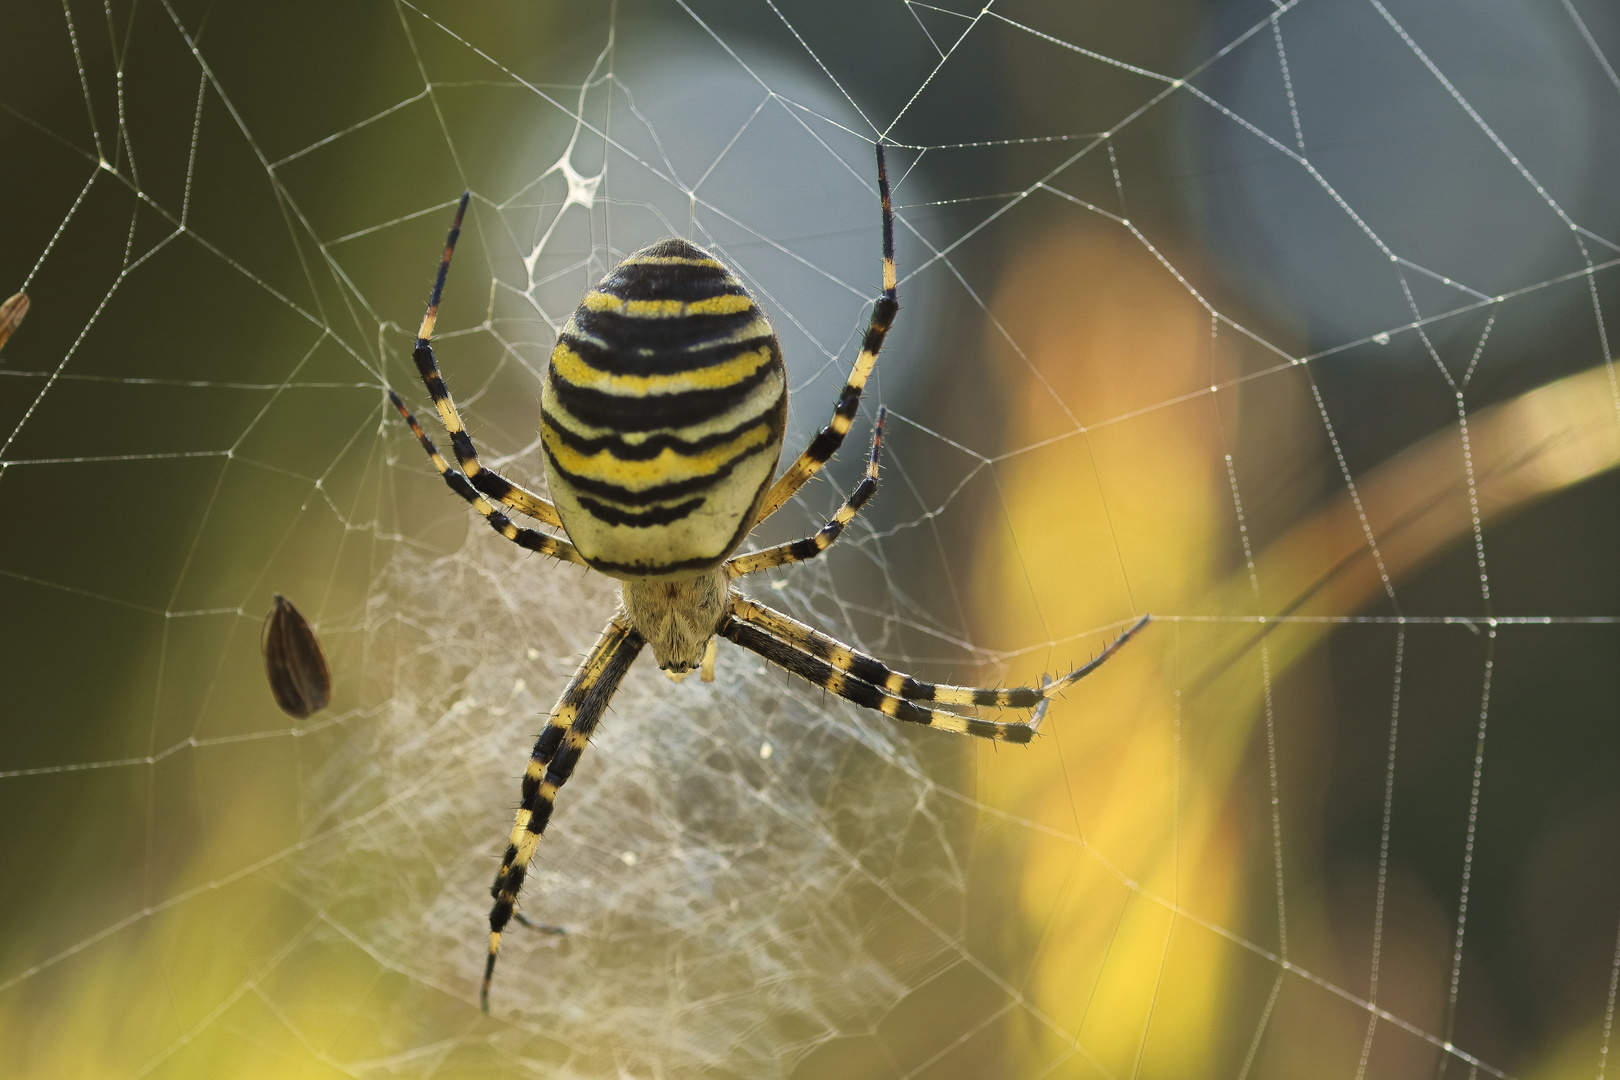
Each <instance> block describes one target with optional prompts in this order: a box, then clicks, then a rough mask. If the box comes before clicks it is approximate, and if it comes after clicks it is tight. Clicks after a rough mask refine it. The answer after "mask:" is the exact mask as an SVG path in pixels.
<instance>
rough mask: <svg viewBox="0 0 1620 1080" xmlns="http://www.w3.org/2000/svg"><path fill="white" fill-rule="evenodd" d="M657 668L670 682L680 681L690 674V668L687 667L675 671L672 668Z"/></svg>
mask: <svg viewBox="0 0 1620 1080" xmlns="http://www.w3.org/2000/svg"><path fill="white" fill-rule="evenodd" d="M659 670H661V671H662V672H663V673H664V677H665V678H666V679H668V680H669V681H670V682H680V681H682V680H683V679H685V678H686V677H687V676H688V675H690V674H692V669H691V668H687V669H686V670H685V671H676V670H675V669H674V668H660V669H659Z"/></svg>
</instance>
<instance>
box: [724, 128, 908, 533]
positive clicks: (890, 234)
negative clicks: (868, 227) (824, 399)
mask: <svg viewBox="0 0 1620 1080" xmlns="http://www.w3.org/2000/svg"><path fill="white" fill-rule="evenodd" d="M877 161H878V194H879V195H880V196H881V197H882V200H883V295H882V296H881V297H879V298H878V301H877V303H876V304H873V305H872V320H871V322H869V323H868V324H867V327H866V337H865V339H864V340H862V342H861V353H860V355H859V356H857V357H856V358H855V366H854V367H853V368H851V369H850V372H849V379H848V381H846V382H845V383H844V389H843V390H842V391H841V392H840V393H839V395H838V406H837V407H836V408H835V409H833V417H832V421H831V422H830V423H828V425H827V426H826V427H824V428H822V429H821V433H820V434H819V435H817V436H816V437H815V438H814V439H813V440H811V442H810V445H809V446H808V447H806V448H805V451H804V453H802V454H800V455H799V457H798V459H797V460H796V461H794V462H793V464H792V465H791V466H790V467H789V468H788V471H787V472H785V473H783V474H782V476H781V479H779V480H777V481H776V483H775V484H773V485H771V490H770V491H768V492H766V494H765V501H764V503H762V504H761V505H760V508H759V516H758V517H757V518H756V519H755V520H756V522H757V521H764V520H765V519H766V518H768V517H770V516H771V515H772V514H774V513H776V511H777V510H779V509H781V507H782V504H783V503H785V502H787V501H788V500H789V499H791V498H793V493H794V492H796V491H798V490H799V489H800V488H802V487H803V486H804V485H805V483H806V481H808V480H809V479H810V478H811V477H812V476H814V475H816V473H818V472H820V471H821V467H822V466H823V465H825V464H827V462H828V460H830V459H831V458H832V456H833V455H834V454H836V453H837V452H838V448H839V447H840V446H842V445H843V442H844V436H845V435H848V434H849V428H850V424H851V423H853V422H854V420H855V414H856V412H858V411H859V410H860V407H861V390H862V389H863V388H864V387H865V386H866V379H867V377H868V376H869V375H871V374H872V368H873V366H874V365H875V364H876V363H877V357H878V350H880V349H882V348H883V339H884V338H885V337H887V336H888V333H889V328H890V327H891V326H893V325H894V316H895V313H896V312H898V311H899V310H900V301H899V300H898V299H897V298H896V295H895V287H896V286H895V280H896V279H895V272H894V211H893V209H891V208H890V205H889V173H888V170H887V169H886V167H885V166H884V164H883V144H882V143H878V144H877Z"/></svg>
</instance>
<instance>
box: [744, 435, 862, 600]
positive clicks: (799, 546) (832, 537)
mask: <svg viewBox="0 0 1620 1080" xmlns="http://www.w3.org/2000/svg"><path fill="white" fill-rule="evenodd" d="M888 414H889V410H888V406H880V407H879V408H878V414H877V423H876V424H874V425H873V426H872V455H871V457H869V458H867V461H866V475H865V476H863V477H861V482H860V483H859V484H857V485H855V490H854V491H852V492H850V494H849V498H848V499H846V500H845V501H844V505H843V506H842V507H840V508H839V511H838V513H836V514H834V515H833V516H832V517H831V518H830V519H829V520H828V521H827V524H825V525H823V526H822V527H821V529H820V530H819V531H817V532H816V534H815V535H814V536H806V537H805V538H804V539H802V540H794V541H792V542H791V543H787V544H778V545H777V546H776V547H773V548H766V549H765V550H764V551H755V552H751V553H749V554H747V555H739V556H737V557H736V558H735V559H732V560H731V561H730V562H728V563H726V573H727V574H729V575H731V576H732V577H742V576H743V575H744V574H753V573H758V572H759V571H761V570H769V569H770V568H771V567H773V566H786V565H787V564H789V563H797V562H804V561H805V560H806V559H813V558H815V557H816V556H817V555H820V554H821V553H822V552H823V551H826V550H827V549H828V548H830V547H832V546H833V543H834V541H836V540H837V539H838V537H839V535H840V534H841V533H843V531H844V526H846V525H848V524H849V523H850V522H851V521H854V520H855V515H856V514H859V513H860V512H861V508H862V507H863V506H865V505H866V503H867V501H868V500H869V499H871V498H872V496H873V495H876V494H877V488H878V455H879V453H881V452H882V450H883V420H884V418H885V417H886V416H888Z"/></svg>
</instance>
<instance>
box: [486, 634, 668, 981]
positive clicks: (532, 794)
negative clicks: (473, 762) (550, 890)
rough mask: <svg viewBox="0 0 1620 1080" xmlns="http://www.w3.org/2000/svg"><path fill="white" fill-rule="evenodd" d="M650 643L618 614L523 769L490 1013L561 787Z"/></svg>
mask: <svg viewBox="0 0 1620 1080" xmlns="http://www.w3.org/2000/svg"><path fill="white" fill-rule="evenodd" d="M645 644H646V641H645V639H644V638H642V636H641V635H640V634H638V633H637V632H636V631H635V630H634V629H633V628H632V627H631V626H630V624H629V622H628V621H627V620H626V619H625V618H624V616H622V615H619V616H615V617H614V618H613V620H612V621H611V622H609V623H608V625H607V628H606V629H605V630H603V631H602V636H601V637H599V638H597V639H596V645H595V646H594V647H593V648H592V649H591V651H590V653H589V654H588V655H587V656H586V657H585V661H584V663H582V664H580V666H579V669H578V670H577V671H575V672H574V677H573V678H572V679H570V680H569V681H568V687H567V689H565V690H564V691H563V695H562V699H561V700H559V701H558V702H557V707H556V708H554V709H552V711H551V720H550V722H549V723H548V724H547V725H546V729H545V730H544V731H542V732H541V733H540V737H539V738H538V739H537V740H535V744H534V750H533V751H532V752H531V753H530V755H529V766H528V768H527V769H526V770H524V773H523V802H522V804H521V805H520V806H519V808H518V812H517V820H516V821H514V822H513V823H512V835H511V838H510V839H509V840H508V842H507V845H506V854H505V856H504V857H503V858H502V859H501V868H500V870H499V871H498V872H497V873H496V874H495V883H494V884H493V885H491V886H490V890H489V891H490V895H491V896H493V897H494V898H495V906H494V907H492V908H490V911H489V955H488V957H487V958H486V959H485V960H484V981H483V984H482V985H481V986H480V988H479V991H478V1004H479V1007H480V1008H482V1009H483V1010H484V1011H485V1012H488V1011H489V984H490V980H491V979H493V978H494V977H495V958H496V957H497V956H498V955H499V954H500V949H501V932H502V931H504V930H505V929H506V924H507V922H508V921H509V920H511V918H512V916H513V914H514V908H515V907H516V905H517V898H518V893H519V891H520V890H522V888H523V878H524V876H525V875H526V874H527V873H528V870H529V861H530V860H531V859H533V858H534V851H535V848H536V847H537V846H538V845H539V843H540V837H541V835H542V834H543V833H544V832H545V831H546V823H547V822H549V821H550V820H551V811H552V808H553V806H554V805H555V804H556V799H557V790H558V789H559V788H561V787H562V786H563V785H564V784H565V783H567V782H568V778H569V777H570V776H572V775H573V774H574V766H575V765H577V764H579V758H580V755H581V754H583V753H584V752H585V746H586V744H588V743H589V742H590V739H591V733H592V732H593V731H595V730H596V725H597V722H598V721H600V720H601V719H602V714H603V713H604V712H606V711H607V705H608V702H609V700H611V699H612V697H613V692H614V691H615V690H617V689H618V688H619V683H620V682H621V681H623V679H624V674H625V672H626V671H629V670H630V665H631V664H632V663H634V662H635V659H636V656H637V655H638V654H639V653H640V652H641V647H642V646H643V645H645Z"/></svg>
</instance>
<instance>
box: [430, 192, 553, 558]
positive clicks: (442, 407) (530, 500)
mask: <svg viewBox="0 0 1620 1080" xmlns="http://www.w3.org/2000/svg"><path fill="white" fill-rule="evenodd" d="M471 194H472V193H471V192H463V193H462V195H461V203H460V204H459V205H458V206H457V207H456V220H455V222H454V224H452V225H451V226H450V237H449V239H447V240H446V241H445V242H444V257H443V258H441V259H440V260H439V273H438V276H437V277H435V278H434V279H433V295H431V296H430V297H428V308H427V314H425V315H423V316H422V327H421V329H419V330H417V332H416V347H415V349H413V350H412V351H411V359H412V360H414V361H416V370H417V371H418V372H419V373H420V374H421V376H422V382H423V383H424V384H425V385H426V386H427V392H428V396H429V397H431V398H432V399H433V404H434V406H435V407H436V408H437V409H438V410H439V419H440V420H442V421H444V430H446V431H448V432H449V433H450V449H451V450H452V451H453V452H454V453H455V455H456V463H457V464H458V465H460V466H461V471H462V472H464V473H466V474H467V479H468V480H470V481H471V482H472V486H473V487H475V488H477V489H478V490H479V491H481V492H483V493H484V494H485V495H487V496H489V497H490V498H491V499H494V500H495V501H496V502H498V503H502V504H503V505H505V506H506V507H507V508H508V509H511V510H516V511H517V512H518V513H520V514H523V515H525V516H527V517H531V518H533V519H534V520H536V521H539V522H542V523H543V524H546V525H557V526H561V525H562V520H561V519H560V518H558V517H557V509H556V507H554V506H552V505H551V503H550V501H549V500H547V499H544V498H541V497H540V496H539V495H536V494H535V493H534V492H532V491H530V490H529V489H528V488H526V487H524V486H523V485H521V484H516V483H513V482H512V481H511V480H508V479H507V478H506V477H504V476H502V475H501V474H500V473H498V472H495V471H494V470H492V469H486V468H484V466H483V465H482V464H480V463H479V461H478V451H477V450H476V449H474V447H473V443H472V436H470V435H468V434H467V425H466V424H464V423H462V421H461V413H460V412H459V411H458V410H457V409H456V403H455V402H454V401H453V400H452V399H451V397H450V389H449V387H447V386H445V385H444V377H443V376H441V375H440V374H439V366H438V364H436V363H435V362H434V360H433V345H432V339H433V324H434V323H435V322H437V321H438V318H439V299H440V298H441V297H442V296H443V295H444V282H445V279H446V278H447V277H449V275H450V256H452V255H454V254H455V253H456V240H457V239H459V238H460V236H461V219H462V217H463V216H464V215H465V214H466V213H467V200H468V199H469V198H470V197H471Z"/></svg>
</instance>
